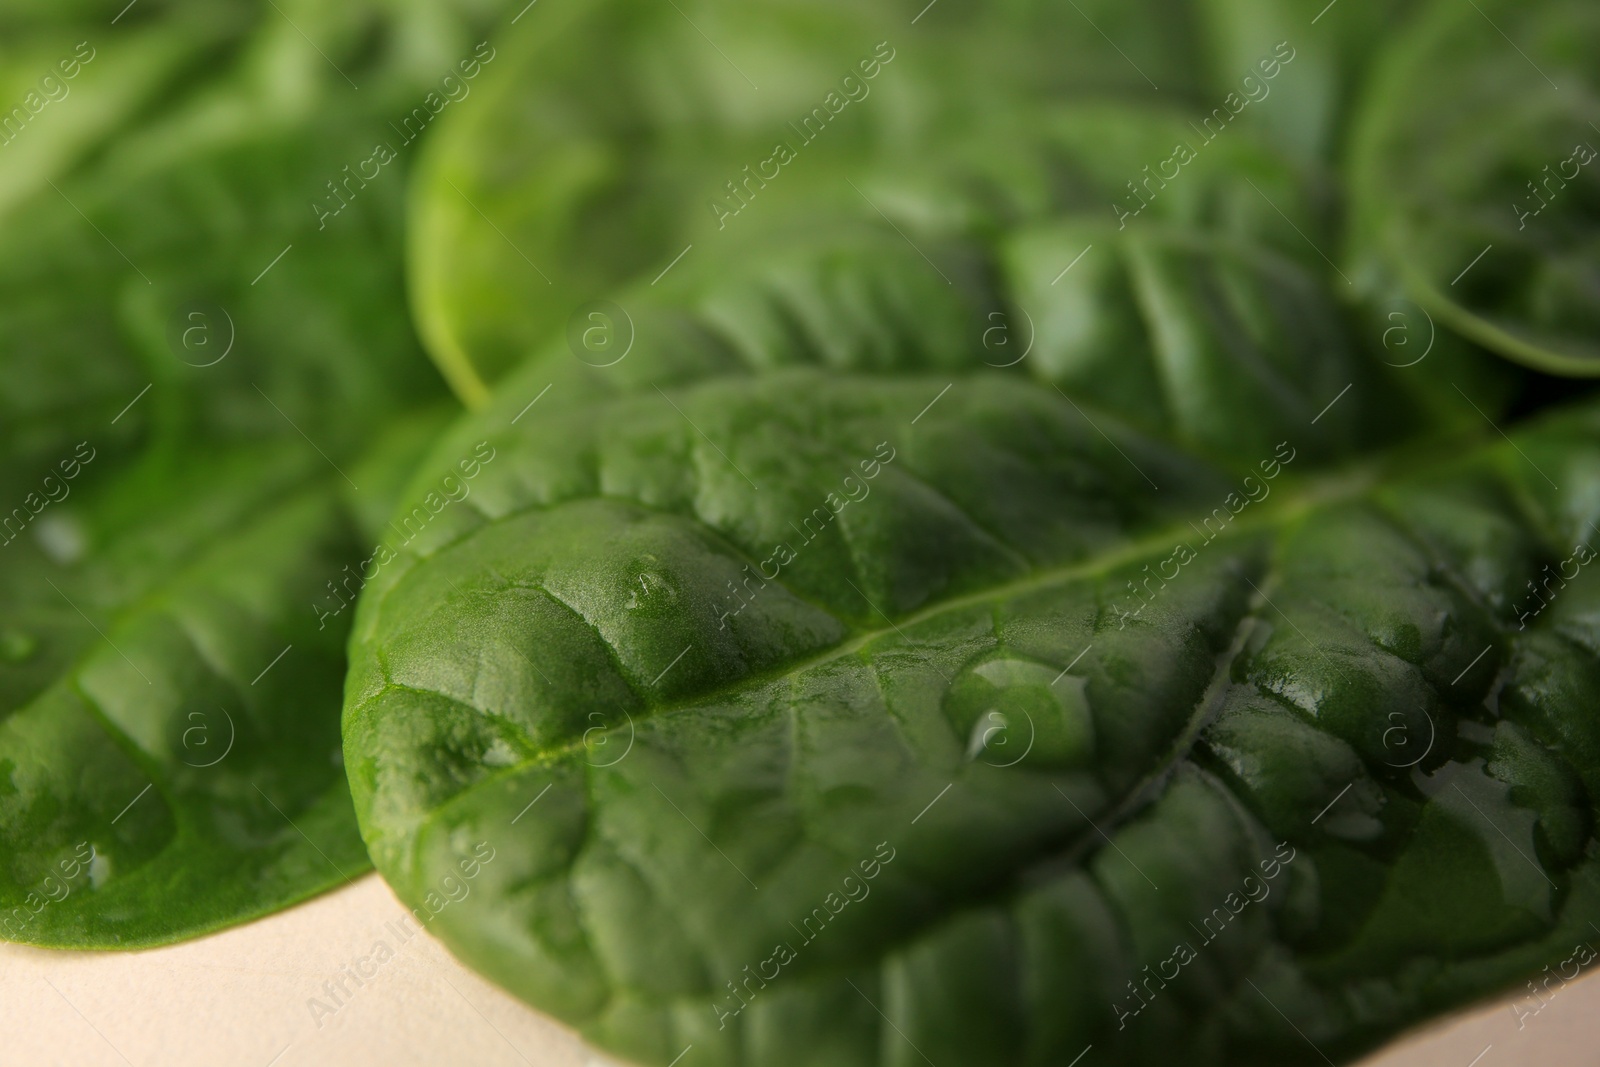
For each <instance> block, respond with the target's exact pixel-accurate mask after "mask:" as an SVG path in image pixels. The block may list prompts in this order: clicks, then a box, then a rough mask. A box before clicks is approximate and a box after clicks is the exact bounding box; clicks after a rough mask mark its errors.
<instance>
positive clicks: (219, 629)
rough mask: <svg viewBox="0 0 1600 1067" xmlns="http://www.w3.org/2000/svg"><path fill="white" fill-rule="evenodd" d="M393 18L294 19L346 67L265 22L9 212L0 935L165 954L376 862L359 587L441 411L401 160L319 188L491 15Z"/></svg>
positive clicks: (350, 13) (369, 10)
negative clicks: (330, 202) (231, 53)
mask: <svg viewBox="0 0 1600 1067" xmlns="http://www.w3.org/2000/svg"><path fill="white" fill-rule="evenodd" d="M289 6H290V7H291V9H293V10H295V14H296V15H299V14H300V12H299V11H298V10H297V8H296V6H295V5H289ZM379 6H381V5H363V6H361V7H359V8H357V7H346V8H340V9H338V10H337V11H330V12H329V13H328V14H326V15H325V16H324V17H322V18H320V19H319V18H316V17H312V18H306V19H303V20H298V19H297V20H296V21H298V22H299V25H301V26H302V27H307V26H309V27H311V28H313V29H314V30H315V31H316V32H317V33H318V36H319V38H321V39H322V40H323V41H324V42H325V48H324V51H325V52H331V55H319V54H318V52H317V51H316V49H315V48H313V47H311V46H309V45H308V44H306V42H305V41H304V40H303V39H301V38H299V36H298V33H297V31H296V29H295V27H294V25H292V24H290V20H289V19H286V18H285V17H284V16H283V15H282V13H280V12H273V13H272V17H271V19H270V20H268V21H267V22H266V23H265V24H264V25H263V26H262V27H261V28H260V30H259V32H256V33H253V34H251V35H250V36H249V38H248V41H247V42H245V43H243V44H242V45H241V46H240V47H241V54H240V56H239V58H238V62H237V63H236V64H234V65H228V66H225V67H224V68H223V69H221V70H220V71H216V72H207V74H208V77H206V78H205V79H202V81H201V84H200V85H199V86H198V87H197V88H196V89H195V90H194V91H193V92H192V93H190V94H188V95H186V96H184V97H182V98H181V99H178V100H175V101H173V102H171V103H170V106H167V107H165V108H162V109H159V110H158V111H156V112H155V113H152V114H150V115H145V116H141V120H142V121H141V122H140V123H138V124H136V125H135V128H133V129H132V130H129V131H127V132H126V133H123V134H121V135H119V136H117V137H115V138H112V139H110V140H109V141H108V142H107V143H106V144H104V145H102V146H100V148H99V151H98V154H97V155H96V156H95V157H94V158H93V159H92V160H90V161H89V162H88V163H87V164H86V165H85V166H84V167H83V168H82V169H81V170H80V171H78V172H77V173H76V174H74V176H73V177H72V178H70V179H63V180H62V181H60V182H59V183H55V184H54V187H53V188H47V189H46V191H45V192H43V193H40V194H39V195H37V196H35V197H34V198H32V199H30V200H28V201H27V202H26V203H25V204H24V205H23V206H21V207H19V208H17V209H15V210H14V211H12V212H11V214H10V215H9V216H8V217H7V221H6V225H5V229H4V239H3V240H0V285H3V286H5V288H6V291H7V292H8V294H10V295H11V297H12V299H10V300H8V301H7V303H6V306H5V311H4V313H3V314H0V344H3V345H4V346H5V349H6V351H7V355H8V358H9V359H10V363H9V369H10V370H11V372H12V373H11V375H10V376H9V378H8V386H7V389H6V390H5V394H4V400H3V402H0V403H3V404H4V407H5V414H6V418H5V420H4V426H5V432H4V437H3V440H0V449H3V454H4V455H5V456H6V459H7V462H6V464H5V467H6V473H5V478H4V479H3V481H0V490H3V491H4V492H5V496H6V500H5V507H6V509H7V510H6V511H5V512H4V513H3V515H0V519H3V521H0V553H9V562H8V563H7V565H6V566H5V568H4V570H3V572H0V603H3V604H4V606H5V619H6V622H5V624H4V626H3V627H0V937H5V938H7V939H15V940H22V941H28V942H32V943H36V944H42V945H54V946H65V947H131V946H139V945H150V944H160V943H163V942H167V941H172V940H176V939H179V938H182V937H187V936H193V935H195V934H198V933H203V932H205V931H208V930H212V929H216V928H218V927H221V926H225V925H227V924H230V923H233V922H238V921H240V920H243V919H246V918H250V917H253V916H256V915H261V914H264V913H266V912H269V911H272V910H275V909H277V908H279V907H283V906H285V905H287V904H290V903H292V902H294V901H296V900H299V899H302V898H304V897H306V896H309V895H311V894H313V893H315V892H318V891H320V890H322V889H324V888H327V887H329V886H331V885H334V884H336V883H338V882H340V881H343V880H345V879H346V878H348V877H349V876H350V875H353V874H355V873H357V872H359V871H360V870H362V869H363V868H364V866H365V864H366V862H367V860H366V855H365V851H364V849H363V848H362V846H361V843H360V840H359V837H358V835H357V832H356V828H355V823H354V819H353V811H352V809H351V807H350V803H349V799H348V788H347V785H346V783H345V777H344V774H343V771H342V768H341V765H340V749H339V744H338V727H337V714H338V708H339V694H340V690H341V684H342V680H343V677H344V674H345V659H344V653H343V644H344V638H345V635H346V633H347V632H348V627H349V623H350V618H351V614H352V612H351V611H347V610H346V608H347V607H348V606H349V604H350V603H351V602H352V601H353V600H354V597H355V595H356V593H357V591H358V590H359V588H360V585H361V582H362V580H361V577H360V572H361V570H362V568H363V565H367V566H370V562H371V556H372V546H373V544H374V542H375V541H376V539H377V538H378V537H379V536H380V530H379V528H380V527H381V526H382V525H383V523H384V521H385V520H386V519H387V517H388V514H389V512H390V511H392V510H393V508H394V505H395V501H396V500H397V499H398V498H399V492H400V490H401V488H403V485H404V480H405V479H406V477H408V476H409V473H410V468H411V466H412V465H414V463H415V461H416V459H417V457H418V455H419V454H420V452H421V450H422V448H423V447H424V446H426V445H427V444H428V443H429V442H430V441H431V438H432V436H433V435H434V433H436V432H437V430H438V428H439V425H440V419H441V417H442V414H444V413H438V414H435V413H430V412H429V411H428V410H426V409H424V408H422V407H421V405H423V404H425V403H427V402H428V401H429V400H432V399H434V398H437V397H438V396H439V393H440V384H441V383H439V381H438V379H437V376H436V375H435V374H434V372H433V371H432V368H431V367H430V366H429V364H428V363H427V361H426V360H425V359H424V358H423V357H422V355H421V352H420V349H419V347H418V346H417V344H416V341H415V338H414V337H413V336H412V334H411V332H410V329H409V326H408V319H407V315H406V311H405V306H404V302H403V299H402V292H403V286H402V284H401V277H400V255H399V236H400V227H399V222H400V218H399V216H400V212H399V205H400V202H401V190H402V188H403V177H402V176H401V174H400V173H399V169H400V168H401V167H403V166H404V164H403V162H401V161H398V160H396V161H394V162H395V164H396V165H395V168H394V169H392V170H390V171H389V173H387V174H383V175H381V177H382V178H384V179H386V180H382V181H379V180H373V181H370V182H356V181H352V182H351V184H350V185H348V186H345V191H346V194H347V196H349V197H350V198H351V199H350V202H349V203H348V205H347V206H346V207H342V208H340V210H339V216H340V217H338V218H336V219H334V221H333V224H330V225H328V226H326V227H324V228H322V229H319V228H318V227H317V221H318V220H317V217H316V215H315V213H314V210H313V207H312V205H313V203H314V202H315V201H317V200H318V198H319V196H321V195H326V189H324V188H322V187H323V186H325V185H326V183H327V182H329V181H331V180H332V179H334V178H337V177H342V176H343V175H342V168H344V167H345V166H346V165H348V164H350V163H352V162H354V161H355V159H359V158H362V156H365V155H367V154H368V153H370V152H371V148H370V144H371V141H370V140H369V139H368V138H369V136H370V135H371V128H372V127H374V126H383V125H384V124H383V123H382V121H381V120H380V119H379V118H378V116H379V115H386V114H390V113H393V114H396V115H398V114H400V111H399V110H398V101H399V100H401V99H404V100H405V101H407V102H408V103H409V102H411V101H412V100H413V99H415V100H417V101H420V100H421V99H422V94H423V92H424V91H425V89H426V86H425V85H421V84H420V83H419V81H418V80H417V71H418V70H422V69H425V70H427V71H428V75H427V77H428V78H429V79H437V78H438V76H439V72H440V71H448V70H450V69H452V66H453V64H454V62H455V60H456V59H457V58H458V55H459V54H469V53H470V46H465V49H464V51H463V52H462V53H457V54H451V55H450V56H449V57H448V58H447V59H440V58H439V57H438V55H437V54H436V51H435V49H436V48H438V47H454V44H453V39H454V38H456V37H457V36H459V35H460V34H461V33H462V32H464V30H465V28H466V27H468V26H470V21H467V22H463V24H462V25H455V24H453V23H452V22H451V19H450V18H447V17H446V12H445V11H437V12H434V13H433V15H431V16H427V17H424V18H422V19H421V20H420V22H421V23H422V25H421V26H418V25H416V24H415V23H416V22H417V21H418V20H413V19H410V18H407V19H400V18H392V19H375V18H374V14H375V10H376V8H377V7H379ZM313 16H315V13H314V12H313ZM428 27H432V29H434V30H441V29H448V32H445V33H441V34H440V35H439V39H438V40H436V41H433V42H431V43H430V42H428V41H426V40H423V41H422V42H421V43H422V44H424V45H425V47H420V48H419V47H418V45H419V39H418V35H417V33H416V30H417V29H419V28H421V29H427V28H428ZM376 31H384V32H381V33H377V42H378V43H377V44H374V41H373V37H374V33H375V32H376ZM151 32H160V31H159V30H152V31H151ZM335 41H337V42H338V43H335ZM112 43H121V42H109V43H107V44H106V45H105V47H106V48H108V49H109V48H111V47H112ZM308 57H309V58H308ZM300 67H306V70H307V71H314V73H310V74H305V72H302V73H303V74H305V76H297V77H294V78H289V79H284V78H283V77H282V75H283V73H284V71H285V70H286V69H287V70H296V69H297V68H300ZM340 68H342V69H340ZM347 75H354V76H355V77H358V78H360V79H362V80H363V81H364V82H366V89H367V92H366V93H364V94H362V95H360V96H358V95H357V90H355V89H353V88H351V87H350V85H348V84H346V83H345V81H344V78H345V76H347ZM380 136H385V135H380ZM354 146H360V147H361V149H362V156H358V157H354V159H353V158H352V156H351V155H350V152H351V151H353V150H354ZM335 203H340V202H339V201H335ZM280 242H281V243H280ZM291 246H293V247H291ZM291 252H293V253H298V255H296V256H295V257H294V258H292V259H284V257H286V256H288V255H290V253H291ZM275 257H276V258H275ZM279 260H284V262H282V263H281V264H280V263H279V262H278V261H279ZM146 394H149V395H146ZM197 457H204V458H197ZM358 487H359V488H358Z"/></svg>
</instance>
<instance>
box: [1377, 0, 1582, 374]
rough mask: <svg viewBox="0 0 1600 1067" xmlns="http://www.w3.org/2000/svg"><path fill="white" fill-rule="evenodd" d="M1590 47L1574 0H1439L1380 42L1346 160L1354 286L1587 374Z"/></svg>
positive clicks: (1524, 355)
mask: <svg viewBox="0 0 1600 1067" xmlns="http://www.w3.org/2000/svg"><path fill="white" fill-rule="evenodd" d="M1508 39H1509V41H1510V42H1511V43H1510V44H1508V43H1507V42H1508ZM1597 47H1600V12H1596V10H1595V9H1594V7H1593V5H1589V4H1583V3H1579V2H1576V0H1557V2H1553V3H1541V4H1532V5H1519V4H1513V3H1509V2H1495V3H1485V4H1481V5H1479V6H1478V8H1474V7H1473V5H1470V4H1469V5H1464V6H1463V5H1458V4H1453V3H1438V4H1435V5H1434V6H1433V7H1431V8H1429V9H1428V11H1427V12H1426V14H1425V16H1424V17H1422V18H1421V19H1420V20H1419V21H1418V22H1417V23H1416V24H1415V25H1414V26H1413V27H1412V28H1411V29H1409V30H1408V31H1407V32H1406V33H1405V34H1404V35H1403V36H1401V37H1400V38H1399V39H1397V40H1396V41H1395V42H1394V44H1393V45H1392V47H1391V48H1390V49H1389V51H1388V54H1387V55H1386V56H1385V57H1384V60H1383V62H1382V63H1381V65H1380V67H1379V69H1378V71H1377V74H1376V76H1375V78H1374V79H1373V80H1372V82H1371V83H1370V84H1369V85H1368V86H1367V92H1366V98H1365V103H1364V106H1363V107H1362V109H1361V112H1360V115H1359V118H1358V120H1357V123H1356V126H1355V129H1354V132H1353V147H1352V151H1351V158H1350V168H1349V171H1350V175H1349V180H1350V188H1351V191H1352V198H1353V202H1354V218H1353V229H1352V239H1353V243H1354V248H1355V252H1356V254H1357V256H1358V257H1359V258H1360V259H1361V261H1362V263H1361V266H1362V269H1363V270H1364V271H1365V272H1366V274H1367V278H1366V282H1367V284H1368V285H1370V286H1372V287H1374V288H1380V289H1381V288H1382V287H1383V286H1385V285H1386V284H1388V282H1389V280H1390V279H1393V280H1394V281H1395V282H1396V283H1398V284H1399V285H1400V286H1402V287H1403V289H1404V291H1405V292H1406V293H1408V294H1409V295H1410V296H1411V297H1412V298H1413V299H1414V300H1416V301H1417V302H1418V303H1419V304H1421V305H1422V306H1423V307H1424V308H1426V309H1427V310H1428V311H1429V312H1431V314H1432V315H1433V316H1435V317H1436V318H1437V319H1439V321H1440V322H1441V323H1443V324H1446V325H1448V326H1449V327H1450V328H1452V329H1454V330H1456V331H1458V332H1460V333H1461V334H1463V335H1465V336H1466V337H1468V338H1470V339H1472V340H1473V341H1476V342H1477V343H1479V344H1481V345H1484V346H1486V347H1488V348H1490V349H1493V350H1494V351H1496V352H1498V353H1500V354H1501V355H1503V356H1506V357H1508V358H1510V359H1514V360H1516V361H1518V362H1520V363H1524V364H1526V365H1528V366H1531V367H1535V368H1537V369H1539V370H1542V371H1547V372H1550V373H1554V374H1566V375H1591V376H1592V375H1595V374H1600V347H1597V346H1596V344H1595V340H1594V337H1595V332H1596V328H1597V326H1600V318H1597V317H1596V312H1595V300H1594V291H1595V287H1596V285H1597V284H1600V261H1597V256H1596V236H1595V234H1596V223H1595V220H1596V204H1597V203H1600V199H1597V195H1600V194H1597V190H1600V177H1597V173H1600V172H1597V164H1596V163H1595V162H1592V160H1594V158H1595V156H1596V150H1597V149H1600V133H1597V132H1596V130H1595V125H1594V124H1595V123H1596V122H1597V121H1600V107H1597V106H1596V104H1595V100H1596V98H1597V93H1600V82H1597V74H1600V68H1597V66H1596V63H1595V60H1594V56H1595V54H1596V48H1597ZM1585 159H1588V160H1591V162H1583V161H1584V160H1585Z"/></svg>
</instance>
